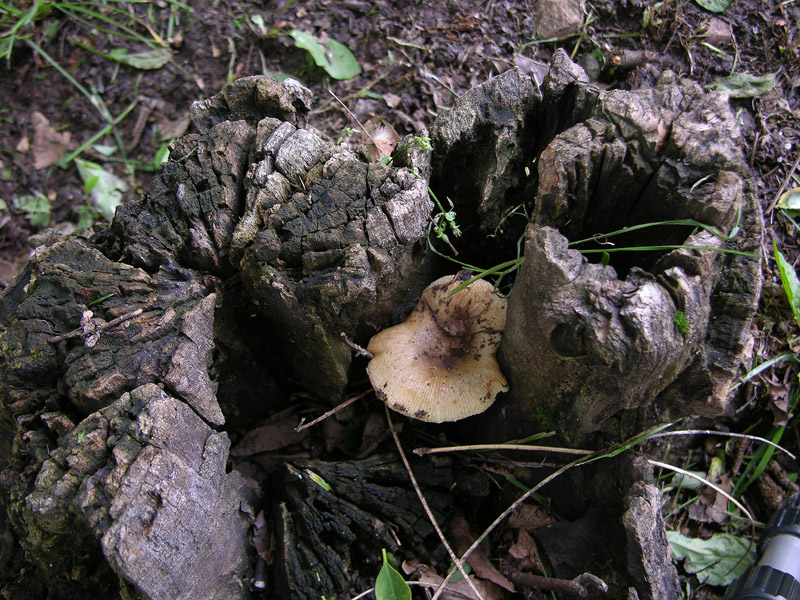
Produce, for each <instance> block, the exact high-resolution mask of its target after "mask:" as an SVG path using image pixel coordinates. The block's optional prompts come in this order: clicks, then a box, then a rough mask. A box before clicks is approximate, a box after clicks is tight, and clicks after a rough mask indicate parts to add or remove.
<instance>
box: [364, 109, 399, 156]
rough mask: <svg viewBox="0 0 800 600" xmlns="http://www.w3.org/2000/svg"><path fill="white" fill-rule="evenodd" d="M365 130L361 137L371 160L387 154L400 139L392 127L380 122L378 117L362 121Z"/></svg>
mask: <svg viewBox="0 0 800 600" xmlns="http://www.w3.org/2000/svg"><path fill="white" fill-rule="evenodd" d="M364 130H365V132H363V133H364V135H363V136H362V138H363V139H364V143H365V145H366V147H367V152H369V157H370V159H372V160H380V159H382V158H383V157H385V156H389V155H390V154H391V153H392V150H394V147H395V146H396V145H397V142H399V141H400V136H399V135H397V132H396V131H395V130H394V127H392V126H391V125H389V124H388V123H382V122H381V121H380V120H379V119H375V118H372V119H369V120H368V121H367V122H366V123H364Z"/></svg>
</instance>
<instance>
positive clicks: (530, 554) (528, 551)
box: [508, 529, 540, 571]
mask: <svg viewBox="0 0 800 600" xmlns="http://www.w3.org/2000/svg"><path fill="white" fill-rule="evenodd" d="M508 553H509V554H510V555H511V557H512V558H515V559H516V560H517V561H519V564H518V567H517V568H518V569H519V570H520V571H539V570H540V566H539V561H538V560H537V559H536V542H534V541H533V538H532V537H531V535H530V534H529V533H528V532H527V531H525V530H524V529H520V530H519V531H518V533H517V541H516V542H515V543H514V544H512V545H511V547H510V548H509V549H508Z"/></svg>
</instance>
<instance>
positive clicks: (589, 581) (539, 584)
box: [503, 565, 608, 598]
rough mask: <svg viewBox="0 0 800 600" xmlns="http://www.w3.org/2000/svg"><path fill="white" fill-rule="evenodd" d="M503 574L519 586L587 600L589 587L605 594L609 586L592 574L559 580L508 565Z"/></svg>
mask: <svg viewBox="0 0 800 600" xmlns="http://www.w3.org/2000/svg"><path fill="white" fill-rule="evenodd" d="M503 574H504V575H505V576H506V577H508V578H509V579H510V580H511V581H513V582H514V583H516V584H517V585H524V586H527V587H532V588H536V589H538V590H547V591H552V592H558V593H559V594H567V595H569V596H580V597H581V598H585V597H586V595H587V594H588V592H589V590H588V588H589V587H593V588H596V589H598V590H600V591H601V592H604V593H606V592H608V585H606V583H605V582H604V581H603V580H602V579H600V578H599V577H597V576H596V575H592V574H591V573H583V574H582V575H578V576H577V577H576V578H575V579H557V578H555V577H542V576H541V575H534V574H532V573H524V572H523V571H519V570H518V569H515V568H513V567H511V566H509V565H506V566H505V567H504V568H503Z"/></svg>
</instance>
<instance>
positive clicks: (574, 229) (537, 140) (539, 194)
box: [431, 53, 763, 439]
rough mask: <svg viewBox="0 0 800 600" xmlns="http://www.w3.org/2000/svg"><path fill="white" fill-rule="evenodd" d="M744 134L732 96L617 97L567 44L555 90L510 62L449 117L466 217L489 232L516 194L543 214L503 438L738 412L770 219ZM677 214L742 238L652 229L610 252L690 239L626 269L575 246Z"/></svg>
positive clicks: (525, 289) (629, 430)
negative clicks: (732, 392)
mask: <svg viewBox="0 0 800 600" xmlns="http://www.w3.org/2000/svg"><path fill="white" fill-rule="evenodd" d="M740 136H741V134H740V132H739V127H738V124H737V123H736V121H735V119H734V117H733V114H732V113H731V110H730V108H729V106H728V105H727V101H726V99H725V97H724V96H723V95H721V94H713V93H712V94H708V93H705V92H704V91H703V90H702V89H701V88H700V87H699V86H698V85H697V84H695V83H693V82H690V81H685V80H678V79H677V78H676V77H675V76H674V75H672V74H669V73H668V74H665V75H664V76H663V77H662V78H661V79H660V80H659V82H658V84H657V86H656V87H655V88H653V89H645V90H637V91H613V92H602V91H600V90H598V89H596V88H594V87H592V86H591V85H590V84H589V80H588V78H587V77H586V75H585V74H584V73H583V71H581V70H580V68H578V67H577V66H575V65H573V64H572V63H571V62H570V61H569V60H568V58H567V57H566V55H565V54H563V53H557V54H556V55H555V57H554V59H553V66H552V68H551V69H550V72H549V74H548V76H547V77H546V78H545V80H544V82H543V83H542V86H541V89H536V88H535V87H533V86H532V85H531V84H530V82H529V81H528V80H527V78H526V77H524V76H523V75H521V74H520V73H518V72H515V71H510V72H508V73H505V74H503V75H501V76H499V77H497V78H495V79H494V80H493V81H492V82H489V83H487V84H485V85H484V86H480V87H479V88H477V89H475V90H473V91H471V92H469V93H468V94H465V95H464V96H463V97H462V98H461V99H460V100H459V101H458V102H457V103H456V106H455V107H454V108H453V110H452V111H451V112H450V113H447V114H446V115H445V116H443V117H442V118H440V119H439V120H437V122H436V123H435V124H434V126H433V127H432V129H431V137H432V140H433V144H434V151H435V155H434V169H433V175H432V185H433V186H434V188H436V189H438V190H439V193H441V194H443V193H449V194H450V196H451V197H452V198H453V200H454V203H455V208H456V211H457V212H458V214H459V215H461V214H465V215H467V216H471V215H476V216H477V219H478V221H479V223H480V226H481V228H482V230H483V231H484V232H491V231H492V230H495V229H496V228H497V226H498V225H499V224H500V223H501V220H502V215H503V213H504V212H507V211H508V210H509V209H511V208H513V207H514V206H515V205H516V203H518V205H519V206H525V207H527V208H528V210H529V211H530V215H531V219H530V221H531V222H530V225H529V226H528V229H527V230H526V231H525V232H524V240H525V244H524V262H523V264H522V266H521V268H520V271H519V275H518V277H517V280H516V283H515V285H514V289H513V292H512V293H511V295H510V297H509V306H508V317H507V325H506V330H505V334H504V336H503V341H502V344H501V347H500V352H499V357H500V362H501V365H502V367H503V371H504V373H505V374H506V377H507V378H508V381H509V386H510V391H509V393H508V395H507V397H506V398H505V401H504V402H499V403H498V408H497V414H496V415H495V416H494V420H495V423H496V424H497V426H498V429H499V430H501V431H502V432H503V434H502V437H503V438H504V439H506V438H507V437H518V436H519V435H524V433H525V432H528V431H530V429H531V427H532V425H533V424H534V423H536V422H537V421H538V422H542V423H545V424H546V426H554V427H556V428H557V429H559V430H560V431H562V432H563V433H565V434H571V435H573V436H575V438H576V439H580V438H581V437H582V436H585V435H586V434H588V433H591V432H594V431H598V430H603V432H604V433H606V434H611V435H613V436H615V437H620V436H628V435H632V434H633V433H635V432H636V431H637V430H640V429H641V428H643V427H646V426H647V425H650V424H653V423H656V422H659V421H667V420H670V419H674V418H677V417H680V416H684V415H704V416H716V415H719V414H722V413H723V412H725V411H726V410H727V409H728V408H729V406H728V401H729V399H728V396H727V390H728V387H729V386H730V384H731V382H732V380H733V378H734V377H735V376H736V373H737V369H738V368H739V365H740V364H741V362H742V359H743V357H744V356H745V355H746V353H747V352H748V351H749V349H750V345H751V336H750V332H749V327H750V321H751V319H752V316H753V314H754V313H755V309H756V305H757V303H758V298H759V294H760V290H761V267H760V258H759V256H760V252H761V238H762V233H763V224H762V222H761V213H760V209H759V208H758V206H757V204H756V200H755V195H754V193H753V190H752V189H751V183H750V179H749V177H750V175H749V171H748V168H747V166H746V164H745V161H744V158H743V154H742V148H741V143H740V140H741V137H740ZM451 164H455V165H459V168H457V169H456V170H454V171H451V170H449V168H450V167H449V165H451ZM465 164H466V165H469V168H462V167H464V165H465ZM478 165H480V166H478ZM526 167H527V168H528V171H527V173H526V172H525V171H524V169H525V168H526ZM465 174H466V176H465ZM674 220H694V221H697V222H699V223H702V224H704V225H707V226H709V227H713V228H716V230H717V231H719V232H720V233H721V234H723V235H727V234H729V233H730V232H731V231H732V230H733V229H734V226H735V229H736V231H738V233H736V234H735V235H733V236H732V237H731V238H730V239H726V238H724V237H722V235H714V234H712V233H709V231H708V230H705V229H699V228H692V227H685V226H664V227H657V228H644V229H640V230H637V231H633V232H631V233H629V234H627V235H625V236H622V237H621V238H617V237H612V238H608V239H607V240H605V239H603V240H600V241H601V242H602V243H606V244H607V245H601V246H599V249H600V250H603V249H605V250H608V251H609V252H614V250H615V249H616V248H624V247H637V246H662V247H666V246H673V247H674V246H686V248H678V249H674V250H672V251H668V250H664V251H661V252H649V251H636V250H633V251H630V252H625V253H619V254H616V253H615V254H609V256H610V257H611V266H602V265H600V264H595V263H591V262H589V261H588V260H587V255H581V254H580V253H579V252H578V249H579V248H570V247H569V242H570V241H576V240H581V239H585V238H592V237H594V236H599V235H602V234H605V233H611V232H613V231H616V230H621V229H625V228H630V227H632V226H636V225H643V224H649V223H656V222H663V221H674ZM694 229H697V230H696V231H695V230H694ZM583 247H586V246H585V245H584V246H583ZM693 248H706V250H697V249H693ZM593 249H597V248H593ZM725 250H735V251H738V252H744V253H746V254H747V255H742V254H727V253H725V252H724V251H725ZM594 256H597V255H594ZM498 262H500V261H499V260H498ZM486 266H491V265H486Z"/></svg>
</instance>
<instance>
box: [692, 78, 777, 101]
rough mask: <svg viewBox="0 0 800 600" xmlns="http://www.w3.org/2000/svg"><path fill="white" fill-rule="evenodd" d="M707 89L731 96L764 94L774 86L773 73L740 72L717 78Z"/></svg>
mask: <svg viewBox="0 0 800 600" xmlns="http://www.w3.org/2000/svg"><path fill="white" fill-rule="evenodd" d="M708 87H709V89H711V90H714V91H716V92H722V93H723V94H727V95H728V96H729V97H731V98H754V97H755V96H761V95H762V94H766V93H767V92H768V91H770V90H771V89H772V88H774V87H775V73H767V74H766V75H750V74H749V73H740V74H738V75H731V76H730V77H723V78H722V79H717V80H716V81H715V82H713V83H712V84H711V85H709V86H708Z"/></svg>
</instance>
